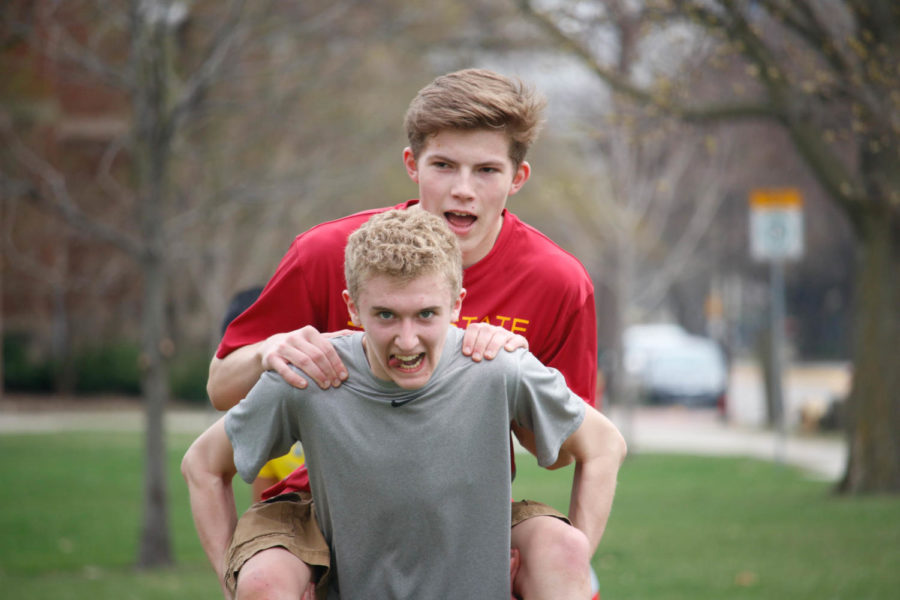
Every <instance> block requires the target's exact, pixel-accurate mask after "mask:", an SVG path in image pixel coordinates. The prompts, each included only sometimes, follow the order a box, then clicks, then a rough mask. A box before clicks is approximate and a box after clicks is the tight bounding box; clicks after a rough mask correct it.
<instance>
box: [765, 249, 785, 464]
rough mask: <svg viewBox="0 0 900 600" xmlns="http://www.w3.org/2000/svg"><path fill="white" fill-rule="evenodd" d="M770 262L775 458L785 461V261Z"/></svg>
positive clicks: (770, 356) (778, 461)
mask: <svg viewBox="0 0 900 600" xmlns="http://www.w3.org/2000/svg"><path fill="white" fill-rule="evenodd" d="M769 264H770V270H769V275H770V281H769V292H770V294H771V304H770V306H771V313H770V316H771V323H770V326H771V342H772V347H771V352H769V360H771V361H772V364H771V367H772V408H773V410H774V411H775V415H774V417H775V427H776V432H775V462H777V463H778V464H782V463H783V462H784V454H785V445H786V437H787V423H786V412H787V411H786V410H785V403H784V389H783V383H782V379H783V377H782V372H783V371H782V368H783V360H784V357H785V356H786V354H787V353H786V352H785V351H784V261H783V260H781V259H780V258H774V259H772V260H771V262H770V263H769Z"/></svg>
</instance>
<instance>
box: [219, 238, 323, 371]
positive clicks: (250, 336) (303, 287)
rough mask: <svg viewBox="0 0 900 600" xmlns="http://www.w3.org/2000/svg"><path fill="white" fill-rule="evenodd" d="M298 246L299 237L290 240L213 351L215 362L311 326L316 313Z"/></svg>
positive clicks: (299, 245) (300, 239)
mask: <svg viewBox="0 0 900 600" xmlns="http://www.w3.org/2000/svg"><path fill="white" fill-rule="evenodd" d="M301 244H302V238H301V237H298V238H297V239H295V240H294V243H293V244H292V245H291V247H290V249H289V250H288V252H287V253H286V254H285V255H284V257H282V259H281V262H280V263H279V265H278V268H277V269H276V271H275V274H274V275H273V276H272V278H271V279H270V280H269V282H268V283H267V284H266V286H265V288H263V291H262V293H261V294H260V296H259V298H258V299H257V300H256V302H254V303H253V304H252V305H251V306H250V307H249V308H247V310H245V311H244V312H243V313H241V314H240V315H239V316H238V317H236V318H235V319H234V320H233V321H231V323H230V324H229V325H228V327H227V328H226V330H225V334H224V335H223V336H222V341H221V342H220V343H219V348H218V349H217V350H216V356H217V357H218V358H225V357H226V356H228V355H229V354H231V353H232V352H234V351H235V350H237V349H238V348H242V347H243V346H247V345H249V344H255V343H256V342H259V341H260V340H264V339H266V338H267V337H269V336H271V335H274V334H276V333H283V332H286V331H293V330H295V329H299V328H300V327H303V326H304V325H307V324H312V323H311V315H314V314H316V311H315V306H314V299H313V298H311V297H310V294H309V286H307V284H306V280H305V279H306V273H305V269H304V266H303V262H304V261H303V253H302V252H301Z"/></svg>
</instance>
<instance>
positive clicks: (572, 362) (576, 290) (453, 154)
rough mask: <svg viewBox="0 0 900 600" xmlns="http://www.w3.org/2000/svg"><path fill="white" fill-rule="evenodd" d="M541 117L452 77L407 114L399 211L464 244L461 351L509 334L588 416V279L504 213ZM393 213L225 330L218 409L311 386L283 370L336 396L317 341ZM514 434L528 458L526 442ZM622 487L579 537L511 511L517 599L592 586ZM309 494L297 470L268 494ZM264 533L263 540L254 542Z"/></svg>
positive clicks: (325, 350)
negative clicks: (347, 275) (351, 264)
mask: <svg viewBox="0 0 900 600" xmlns="http://www.w3.org/2000/svg"><path fill="white" fill-rule="evenodd" d="M543 106H544V102H543V100H542V99H540V98H539V97H537V96H536V95H535V94H534V93H533V91H532V90H531V89H529V88H527V87H525V86H523V85H522V84H520V83H519V82H516V81H512V80H509V79H507V78H505V77H503V76H500V75H498V74H496V73H492V72H490V71H484V70H465V71H460V72H456V73H451V74H449V75H445V76H442V77H439V78H438V79H436V80H435V81H434V82H432V84H430V85H428V86H426V87H425V88H423V89H422V90H421V91H420V92H419V94H418V95H417V96H416V97H415V98H414V99H413V101H412V103H411V104H410V107H409V110H408V111H407V115H406V121H405V125H406V130H407V135H408V139H409V147H408V148H406V149H405V150H404V152H403V161H404V165H405V167H406V170H407V173H408V174H409V176H410V178H411V179H412V180H413V181H414V182H415V183H417V184H418V188H419V199H418V200H417V201H410V202H407V203H404V204H402V205H399V207H398V208H403V209H406V210H410V209H412V208H413V207H419V208H421V209H424V210H425V211H427V212H430V213H432V214H435V215H438V216H439V217H441V218H443V219H444V221H445V223H446V224H447V225H448V226H449V228H450V230H451V231H452V232H453V233H454V234H455V235H456V237H457V239H458V240H459V244H460V248H461V251H462V262H463V267H464V269H465V270H464V276H463V277H464V281H463V284H464V286H465V288H466V289H467V290H468V294H467V296H466V301H465V303H464V305H463V306H462V310H461V313H460V317H459V319H458V320H457V325H459V326H460V327H462V328H466V333H465V337H464V340H463V353H464V354H469V355H471V356H472V358H473V359H475V360H476V361H477V360H480V359H481V358H482V357H486V358H490V357H492V356H494V355H495V354H496V353H497V352H498V351H499V350H500V348H501V347H503V346H504V345H505V344H507V342H508V341H510V339H509V334H506V333H503V334H501V333H498V330H497V329H494V328H490V327H488V326H486V325H485V324H490V325H499V326H502V327H504V328H505V331H508V332H509V333H511V334H521V335H522V336H524V337H525V338H526V339H527V340H528V345H529V347H530V349H531V351H532V353H533V354H534V355H535V356H537V358H538V359H539V360H540V361H541V362H543V363H544V364H545V365H547V366H550V367H554V368H556V369H558V370H559V371H561V372H562V374H563V375H564V376H565V379H566V382H567V384H568V386H569V387H570V389H572V390H573V391H575V392H576V393H577V394H578V395H579V396H580V397H581V398H582V399H584V400H585V401H586V402H588V403H589V404H591V405H593V404H594V403H595V397H596V390H595V386H596V372H597V346H596V321H595V312H594V294H593V286H592V285H591V282H590V279H589V277H588V276H587V274H586V272H585V270H584V268H583V267H582V265H581V264H580V263H579V262H578V261H577V260H576V259H575V258H574V257H572V256H571V255H569V254H568V253H566V252H564V251H563V250H561V249H560V248H559V247H558V246H556V245H555V244H554V243H553V242H551V241H550V240H549V239H547V238H546V237H545V236H543V235H542V234H541V233H540V232H538V231H537V230H535V229H533V228H532V227H530V226H528V225H526V224H524V223H523V222H521V221H520V220H519V219H518V218H516V216H515V215H513V214H512V213H510V212H509V211H507V210H506V202H507V199H508V197H509V196H510V195H513V194H515V193H516V192H518V191H519V190H520V189H521V188H522V186H523V185H524V184H525V183H526V182H527V181H528V179H529V177H530V174H531V167H530V165H529V164H528V163H527V162H526V161H525V154H526V152H527V150H528V148H529V146H530V144H531V143H532V142H533V141H534V139H535V138H536V136H537V132H538V129H539V125H540V120H541V113H542V110H543ZM385 210H387V209H378V210H372V211H366V212H363V213H359V214H356V215H352V216H350V217H346V218H344V219H339V220H337V221H333V222H330V223H326V224H323V225H320V226H318V227H314V228H313V229H311V230H309V231H307V232H306V233H304V234H301V235H300V236H298V237H297V238H296V239H295V241H294V243H293V244H292V246H291V248H290V249H289V251H288V253H287V254H286V255H285V257H284V258H283V260H282V262H281V264H280V265H279V267H278V269H277V271H276V273H275V275H274V276H273V277H272V279H271V280H270V281H269V283H268V284H267V286H266V288H265V289H264V290H263V293H262V295H261V296H260V298H259V300H258V301H257V302H256V303H255V304H254V305H253V306H252V307H251V308H250V309H248V311H246V312H245V313H244V314H242V315H241V316H239V317H238V318H237V319H235V320H234V321H233V322H232V323H231V325H230V326H229V328H228V330H227V332H226V334H225V336H224V338H223V340H222V343H221V345H220V347H219V350H218V352H217V355H216V357H215V358H214V359H213V361H212V364H211V365H210V379H209V383H208V391H209V394H210V398H211V400H212V402H213V404H214V405H215V406H216V407H217V408H219V409H227V408H229V407H231V406H233V405H234V404H236V403H237V402H238V401H239V400H240V399H241V398H243V397H244V396H245V395H246V393H247V392H248V391H249V390H250V388H251V387H252V386H253V384H254V383H255V382H256V381H257V379H258V378H259V377H260V375H261V374H262V373H263V372H264V371H266V370H275V371H276V372H278V373H279V374H280V375H281V376H282V377H283V378H284V379H285V381H287V382H288V383H291V384H293V385H296V386H298V387H304V386H306V385H307V383H306V379H304V377H302V376H301V375H299V374H298V373H297V372H296V371H294V370H293V369H291V368H290V366H289V365H294V366H297V367H299V368H300V369H302V370H303V372H305V373H306V378H308V379H312V380H314V381H316V382H317V383H319V385H320V386H323V387H328V386H338V385H341V382H342V381H343V380H344V379H345V378H346V377H347V370H346V368H345V366H344V364H343V362H342V360H341V358H340V357H339V356H338V354H337V352H336V351H335V350H334V348H333V347H332V345H331V343H330V342H329V340H328V339H327V338H326V337H325V336H323V335H322V334H320V333H319V332H329V331H331V332H333V331H338V330H341V329H344V328H346V327H347V326H348V321H347V311H346V306H345V305H344V303H343V301H342V300H341V291H342V290H343V289H344V287H345V286H344V278H343V250H344V246H345V244H346V239H347V236H348V234H350V233H351V232H353V231H355V230H356V229H357V228H358V227H359V226H360V225H361V224H362V223H364V222H366V221H367V220H368V219H369V218H370V217H371V216H372V215H373V214H377V213H379V212H383V211H385ZM514 430H515V431H516V435H517V436H518V437H519V439H520V441H522V442H523V444H524V445H526V447H529V448H532V447H533V444H532V442H531V440H530V436H529V432H528V431H525V430H521V429H520V428H517V427H515V426H514ZM614 488H615V477H614V476H613V477H612V478H611V479H609V478H608V479H607V480H606V481H605V483H604V485H603V486H601V488H599V489H598V491H597V492H596V493H595V494H594V496H593V497H586V496H585V495H583V494H582V495H579V496H578V498H579V500H578V501H577V502H574V501H573V506H572V507H571V509H570V515H569V516H570V518H571V520H572V522H573V524H574V525H575V527H572V526H570V525H568V524H567V523H565V522H563V521H562V520H560V519H558V518H556V517H555V516H553V512H552V511H551V510H547V511H546V512H542V511H541V509H540V508H539V507H536V506H535V505H532V504H528V505H521V504H516V505H514V506H513V522H514V523H515V525H514V527H513V529H512V546H513V548H515V549H516V550H518V552H519V555H520V557H521V568H520V569H519V571H518V574H517V575H516V578H515V580H514V582H513V585H514V591H515V592H516V594H517V595H519V596H521V597H524V598H527V599H532V598H560V597H569V596H563V595H561V590H565V589H567V586H572V582H573V581H575V582H582V581H586V580H587V578H588V577H589V561H590V557H591V554H592V553H593V550H594V549H595V548H596V545H597V543H598V542H599V539H600V536H601V535H602V532H603V529H604V527H605V525H606V520H607V518H608V515H609V510H610V507H611V504H612V497H613V494H614ZM308 489H309V484H308V475H307V472H306V471H305V470H303V471H299V472H296V473H295V474H294V475H292V476H291V477H289V478H288V479H287V480H286V481H285V482H282V485H281V486H280V487H278V488H277V489H276V490H274V491H273V493H275V492H293V491H305V490H308ZM517 515H518V517H517ZM269 533H272V532H266V531H260V532H258V537H264V536H266V535H268V534H269ZM236 541H239V540H237V539H236ZM277 550H278V549H277V548H274V549H262V550H260V551H259V552H258V553H256V554H255V555H253V556H252V557H250V558H249V559H248V560H247V562H246V563H245V564H244V566H243V567H242V570H241V573H242V576H243V577H249V573H261V574H265V575H264V576H265V577H266V578H267V580H269V581H275V580H276V579H275V578H277V577H278V576H279V573H283V572H285V571H284V569H282V568H281V567H282V565H281V559H282V558H284V554H283V553H279V552H278V551H277ZM288 562H290V561H288ZM461 576H464V575H461ZM239 583H240V578H239ZM289 584H290V582H283V583H279V585H289ZM579 585H580V583H579Z"/></svg>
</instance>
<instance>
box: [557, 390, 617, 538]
mask: <svg viewBox="0 0 900 600" xmlns="http://www.w3.org/2000/svg"><path fill="white" fill-rule="evenodd" d="M585 408H586V409H587V412H585V415H584V421H583V422H582V423H581V426H580V427H579V428H578V429H577V430H576V431H575V433H573V434H572V435H571V436H569V438H568V439H567V440H566V441H565V442H564V443H563V445H562V448H561V449H560V453H559V459H558V460H557V462H556V464H554V465H553V466H552V467H550V468H558V467H561V466H565V465H567V464H569V463H571V462H572V461H573V460H574V461H575V474H574V477H573V480H572V495H571V497H570V500H569V519H571V521H572V524H573V525H575V527H577V528H578V529H580V530H581V531H582V532H583V533H584V534H585V535H586V536H587V538H588V541H589V542H590V548H591V554H593V553H594V552H595V551H596V550H597V546H598V544H599V543H600V538H602V537H603V532H604V530H605V529H606V523H607V522H608V521H609V515H610V512H611V511H612V504H613V496H615V492H616V477H617V475H618V472H619V467H620V466H621V464H622V461H623V460H625V454H626V452H627V448H626V445H625V439H624V438H623V437H622V435H621V434H620V433H619V430H618V428H616V426H615V425H614V424H613V423H612V421H610V420H609V419H607V418H606V417H605V416H604V415H603V414H602V413H600V412H599V411H597V410H596V409H594V408H591V407H590V406H587V407H585Z"/></svg>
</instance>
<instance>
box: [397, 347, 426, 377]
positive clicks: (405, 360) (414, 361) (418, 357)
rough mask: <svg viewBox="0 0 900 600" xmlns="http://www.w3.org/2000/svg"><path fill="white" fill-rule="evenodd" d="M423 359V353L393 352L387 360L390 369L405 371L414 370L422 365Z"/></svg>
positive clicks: (410, 371)
mask: <svg viewBox="0 0 900 600" xmlns="http://www.w3.org/2000/svg"><path fill="white" fill-rule="evenodd" d="M424 361H425V353H424V352H422V353H419V354H410V355H408V356H407V355H403V354H394V355H392V356H391V358H390V360H389V361H388V365H390V367H391V368H392V369H397V370H398V371H404V372H407V373H412V372H415V371H417V370H418V369H419V367H421V366H422V363H423V362H424Z"/></svg>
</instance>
